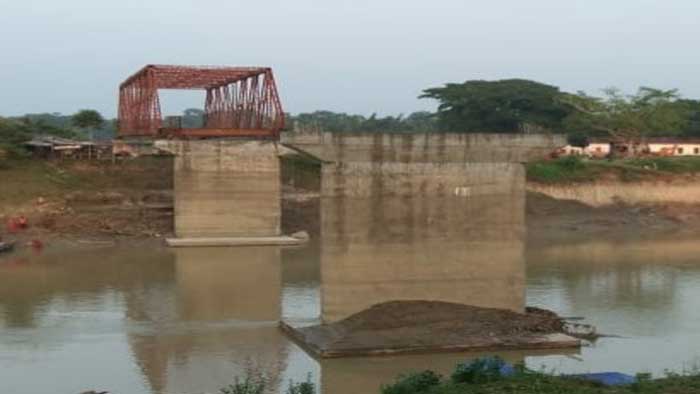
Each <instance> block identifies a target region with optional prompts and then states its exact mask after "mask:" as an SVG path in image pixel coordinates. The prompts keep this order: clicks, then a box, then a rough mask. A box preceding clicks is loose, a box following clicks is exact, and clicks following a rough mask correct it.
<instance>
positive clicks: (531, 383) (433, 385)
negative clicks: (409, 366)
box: [381, 367, 700, 394]
mask: <svg viewBox="0 0 700 394" xmlns="http://www.w3.org/2000/svg"><path fill="white" fill-rule="evenodd" d="M458 368H459V367H458ZM638 379H639V380H638V382H637V383H634V384H631V385H626V386H603V385H601V384H599V383H595V382H590V381H586V380H582V379H576V378H565V377H560V376H553V375H548V374H544V373H538V372H532V371H525V370H523V369H521V370H520V371H518V372H516V373H515V375H513V376H510V377H501V376H498V375H491V376H488V375H483V374H481V375H480V374H477V375H475V376H471V377H468V378H466V379H465V378H464V376H462V377H460V376H458V375H456V374H453V375H452V376H451V377H450V378H443V377H440V376H439V375H436V374H435V373H434V372H431V371H424V372H420V373H413V374H410V375H405V376H403V377H400V378H399V379H398V380H397V381H396V382H395V383H393V384H391V385H387V386H384V387H383V388H382V392H381V394H496V393H519V394H560V393H561V394H564V393H572V394H626V393H630V394H631V393H642V394H657V393H658V394H661V393H664V394H666V393H667V394H690V393H700V376H698V375H684V376H681V375H670V376H668V377H666V378H664V379H656V380H651V379H649V378H648V376H644V375H640V376H638Z"/></svg>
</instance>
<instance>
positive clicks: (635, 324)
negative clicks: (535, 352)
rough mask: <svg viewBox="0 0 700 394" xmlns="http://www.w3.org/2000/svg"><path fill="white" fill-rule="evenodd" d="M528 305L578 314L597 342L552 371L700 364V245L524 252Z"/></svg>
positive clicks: (657, 243)
mask: <svg viewBox="0 0 700 394" xmlns="http://www.w3.org/2000/svg"><path fill="white" fill-rule="evenodd" d="M527 259H528V303H529V304H533V305H540V306H546V307H549V308H550V309H554V310H556V311H557V312H559V313H560V314H563V315H567V316H584V317H586V319H587V320H588V321H590V322H591V323H593V324H595V325H596V326H598V327H599V330H600V331H601V332H604V333H608V334H614V335H618V336H621V338H605V339H602V340H600V341H598V343H596V344H595V345H594V347H592V348H584V349H583V357H582V359H581V361H578V362H573V361H571V360H563V359H548V358H545V359H541V360H540V359H533V360H532V362H533V363H545V364H547V365H549V366H550V367H552V368H556V369H558V370H565V371H569V370H593V371H596V370H606V369H616V370H621V371H625V372H629V373H634V372H638V371H650V372H654V373H661V372H662V371H664V370H665V369H675V370H682V369H684V368H688V367H691V366H692V364H695V363H697V361H698V360H700V346H698V345H697V344H698V343H700V333H699V332H698V331H697V327H700V308H698V305H699V304H698V301H697V300H698V299H700V298H699V297H700V242H698V241H697V240H678V239H657V240H644V241H635V242H607V241H593V242H586V243H580V244H573V245H551V246H548V247H542V246H538V247H536V248H535V247H533V248H529V249H528V251H527Z"/></svg>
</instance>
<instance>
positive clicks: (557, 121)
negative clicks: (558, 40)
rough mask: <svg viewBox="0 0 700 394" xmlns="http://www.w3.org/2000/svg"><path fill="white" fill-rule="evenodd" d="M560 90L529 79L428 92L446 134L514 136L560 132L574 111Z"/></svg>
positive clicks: (468, 84) (450, 86)
mask: <svg viewBox="0 0 700 394" xmlns="http://www.w3.org/2000/svg"><path fill="white" fill-rule="evenodd" d="M560 94H561V93H560V91H559V88H557V87H555V86H551V85H545V84H542V83H539V82H535V81H529V80H525V79H507V80H500V81H466V82H464V83H461V84H455V83H448V84H446V85H445V86H443V87H438V88H431V89H426V90H424V91H423V94H422V95H421V96H420V98H432V99H435V100H437V101H438V102H439V106H438V111H437V118H438V123H439V127H440V128H441V129H442V130H445V131H464V132H493V133H511V132H528V131H545V130H553V129H557V128H559V127H560V126H561V122H562V120H563V119H564V118H566V116H568V115H569V113H570V112H571V110H570V109H569V108H568V107H567V106H565V105H563V104H562V103H561V102H560V101H559V100H558V97H559V96H560Z"/></svg>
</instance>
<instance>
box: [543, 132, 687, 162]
mask: <svg viewBox="0 0 700 394" xmlns="http://www.w3.org/2000/svg"><path fill="white" fill-rule="evenodd" d="M613 149H614V150H616V151H618V152H620V153H624V152H628V151H635V152H639V155H649V156H700V139H687V138H672V137H656V138H648V139H646V140H645V141H643V142H642V143H641V144H640V146H637V147H633V146H632V144H620V143H613V141H612V140H610V139H594V140H591V141H590V143H589V145H588V146H586V147H585V148H581V147H577V146H572V145H566V146H563V147H561V148H559V149H557V150H556V151H555V152H554V155H555V156H586V157H590V158H604V157H607V156H608V155H610V153H611V152H613Z"/></svg>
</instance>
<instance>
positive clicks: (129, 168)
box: [0, 157, 172, 241]
mask: <svg viewBox="0 0 700 394" xmlns="http://www.w3.org/2000/svg"><path fill="white" fill-rule="evenodd" d="M170 160H171V159H169V158H167V157H147V158H139V159H136V160H126V161H119V162H117V163H111V162H97V161H89V162H86V161H73V160H70V161H69V160H66V161H45V160H31V159H24V160H18V161H12V162H5V163H3V164H4V165H3V166H2V168H0V178H1V179H2V193H0V220H1V222H2V224H3V227H5V226H4V225H5V224H6V223H7V221H8V220H11V219H13V218H17V217H25V218H26V219H27V226H26V228H24V229H22V230H21V231H18V232H16V233H14V234H5V235H6V237H8V238H13V239H17V240H19V241H25V240H30V239H39V240H50V239H54V238H72V239H81V238H89V239H115V238H124V237H126V238H152V237H163V236H167V235H169V234H170V233H171V232H172V164H171V161H170ZM2 230H3V231H2V233H5V230H6V229H2Z"/></svg>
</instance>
